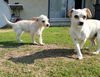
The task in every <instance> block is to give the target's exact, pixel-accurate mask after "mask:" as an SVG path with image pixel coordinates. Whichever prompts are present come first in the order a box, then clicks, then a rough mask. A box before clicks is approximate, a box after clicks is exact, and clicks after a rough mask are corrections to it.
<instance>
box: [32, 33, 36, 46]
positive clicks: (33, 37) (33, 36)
mask: <svg viewBox="0 0 100 77" xmlns="http://www.w3.org/2000/svg"><path fill="white" fill-rule="evenodd" d="M35 36H36V35H35V34H34V33H31V38H32V43H33V45H37V43H36V42H35Z"/></svg>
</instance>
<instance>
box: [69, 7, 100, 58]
mask: <svg viewBox="0 0 100 77" xmlns="http://www.w3.org/2000/svg"><path fill="white" fill-rule="evenodd" d="M69 16H70V18H71V28H70V35H71V37H72V39H73V40H74V43H75V46H76V49H75V51H76V52H77V56H78V59H82V58H83V56H82V53H81V48H82V47H83V45H84V43H85V42H86V40H87V39H90V41H91V43H92V44H91V46H90V47H89V48H91V47H92V46H94V45H95V44H96V43H95V38H96V37H97V40H98V49H97V50H96V51H95V52H93V54H99V52H100V21H99V20H94V19H87V18H88V17H91V16H92V14H91V11H90V10H89V9H88V8H84V9H72V10H69ZM78 40H81V43H80V44H79V41H78Z"/></svg>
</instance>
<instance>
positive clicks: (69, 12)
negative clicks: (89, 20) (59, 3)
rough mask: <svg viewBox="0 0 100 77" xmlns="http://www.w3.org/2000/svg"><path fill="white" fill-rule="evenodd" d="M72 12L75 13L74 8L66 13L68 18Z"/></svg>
mask: <svg viewBox="0 0 100 77" xmlns="http://www.w3.org/2000/svg"><path fill="white" fill-rule="evenodd" d="M74 11H75V9H74V8H73V9H71V10H69V11H68V16H69V17H71V15H72V13H73V12H74Z"/></svg>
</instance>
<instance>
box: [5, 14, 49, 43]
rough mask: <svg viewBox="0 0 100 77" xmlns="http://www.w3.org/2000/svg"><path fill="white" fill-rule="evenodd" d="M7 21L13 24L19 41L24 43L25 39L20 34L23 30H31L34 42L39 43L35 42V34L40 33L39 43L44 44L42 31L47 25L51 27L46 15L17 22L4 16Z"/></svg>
mask: <svg viewBox="0 0 100 77" xmlns="http://www.w3.org/2000/svg"><path fill="white" fill-rule="evenodd" d="M4 18H5V20H6V22H7V23H8V25H11V26H12V28H13V29H14V30H15V32H16V39H17V41H18V42H19V43H23V41H22V40H21V39H20V36H21V34H22V32H23V31H24V32H29V33H30V35H31V38H32V43H33V44H37V43H36V42H35V36H36V34H38V35H39V44H40V45H44V43H43V42H42V31H43V30H44V28H45V27H49V26H50V23H49V19H48V18H47V16H45V15H40V16H39V17H35V19H34V20H21V21H18V22H16V23H12V22H10V21H8V19H7V17H6V16H4Z"/></svg>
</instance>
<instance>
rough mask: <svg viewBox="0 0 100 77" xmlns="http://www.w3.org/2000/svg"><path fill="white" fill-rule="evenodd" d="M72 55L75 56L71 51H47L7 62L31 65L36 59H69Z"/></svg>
mask: <svg viewBox="0 0 100 77" xmlns="http://www.w3.org/2000/svg"><path fill="white" fill-rule="evenodd" d="M73 54H75V53H74V52H73V49H49V50H43V51H40V52H36V53H34V54H31V55H28V56H21V57H18V58H9V59H8V60H11V61H13V62H15V63H25V64H32V63H34V61H35V60H36V59H44V58H55V57H67V58H69V59H70V58H73V57H71V56H72V55H73Z"/></svg>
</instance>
